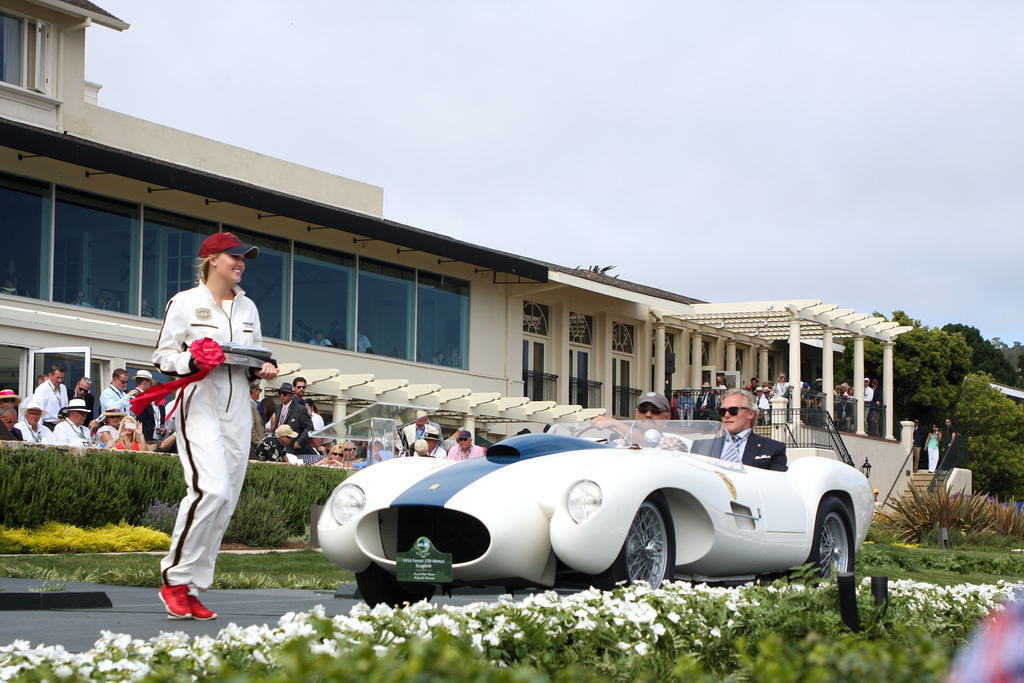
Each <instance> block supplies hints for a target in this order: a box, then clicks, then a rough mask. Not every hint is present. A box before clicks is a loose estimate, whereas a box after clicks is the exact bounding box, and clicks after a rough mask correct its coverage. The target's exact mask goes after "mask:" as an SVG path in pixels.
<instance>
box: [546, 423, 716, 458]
mask: <svg viewBox="0 0 1024 683" xmlns="http://www.w3.org/2000/svg"><path fill="white" fill-rule="evenodd" d="M549 433H551V434H564V435H567V436H576V437H579V438H581V439H588V440H590V441H597V442H600V443H612V444H617V445H620V446H626V447H635V448H661V449H663V450H673V451H680V452H683V453H689V452H702V453H705V454H711V453H713V452H715V450H714V449H713V444H714V442H715V440H716V439H719V438H720V437H721V436H722V435H723V434H724V431H723V429H722V423H721V422H710V421H708V422H704V421H699V420H621V421H620V420H613V419H608V418H601V419H598V420H594V421H590V422H572V423H563V424H556V425H553V426H552V427H551V429H550V430H549ZM695 444H699V446H696V447H695V446H694V445H695ZM719 450H720V448H719Z"/></svg>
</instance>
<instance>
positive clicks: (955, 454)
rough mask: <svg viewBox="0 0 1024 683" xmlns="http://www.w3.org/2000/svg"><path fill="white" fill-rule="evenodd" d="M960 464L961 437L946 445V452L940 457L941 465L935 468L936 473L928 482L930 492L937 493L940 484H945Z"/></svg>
mask: <svg viewBox="0 0 1024 683" xmlns="http://www.w3.org/2000/svg"><path fill="white" fill-rule="evenodd" d="M959 466H960V439H959V438H958V439H957V440H956V441H954V442H953V443H951V444H949V445H948V446H946V450H945V452H944V453H943V454H942V457H941V458H939V465H938V467H936V468H935V475H934V476H933V477H932V480H931V481H930V482H929V483H928V493H935V492H936V491H937V490H938V489H939V487H940V486H945V485H946V482H947V481H948V480H949V475H950V474H952V473H953V470H954V469H955V468H957V467H959Z"/></svg>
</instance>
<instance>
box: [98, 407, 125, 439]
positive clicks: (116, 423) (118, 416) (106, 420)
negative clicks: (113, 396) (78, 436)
mask: <svg viewBox="0 0 1024 683" xmlns="http://www.w3.org/2000/svg"><path fill="white" fill-rule="evenodd" d="M124 416H125V413H124V412H123V411H121V410H118V409H117V408H107V409H106V410H105V411H103V414H102V415H100V421H101V422H100V428H99V429H98V430H96V444H97V445H98V446H99V447H100V448H108V447H109V446H110V444H112V443H114V442H115V441H117V429H118V427H120V426H121V420H122V419H124Z"/></svg>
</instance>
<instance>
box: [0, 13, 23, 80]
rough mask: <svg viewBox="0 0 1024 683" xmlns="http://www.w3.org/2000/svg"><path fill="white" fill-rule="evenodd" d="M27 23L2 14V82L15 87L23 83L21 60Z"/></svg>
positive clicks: (0, 35)
mask: <svg viewBox="0 0 1024 683" xmlns="http://www.w3.org/2000/svg"><path fill="white" fill-rule="evenodd" d="M24 24H25V21H24V20H23V19H19V18H17V17H12V16H11V15H9V14H4V13H3V12H0V80H2V81H5V82H7V83H13V84H14V85H24V83H22V82H21V75H22V68H21V60H22V55H23V54H24V52H25V50H24V48H23V47H22V40H23V35H24V29H23V26H24Z"/></svg>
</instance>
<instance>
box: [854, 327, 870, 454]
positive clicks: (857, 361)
mask: <svg viewBox="0 0 1024 683" xmlns="http://www.w3.org/2000/svg"><path fill="white" fill-rule="evenodd" d="M853 395H854V396H855V397H856V398H857V433H858V434H864V411H865V410H866V409H867V406H866V405H864V335H861V334H857V335H854V337H853Z"/></svg>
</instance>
